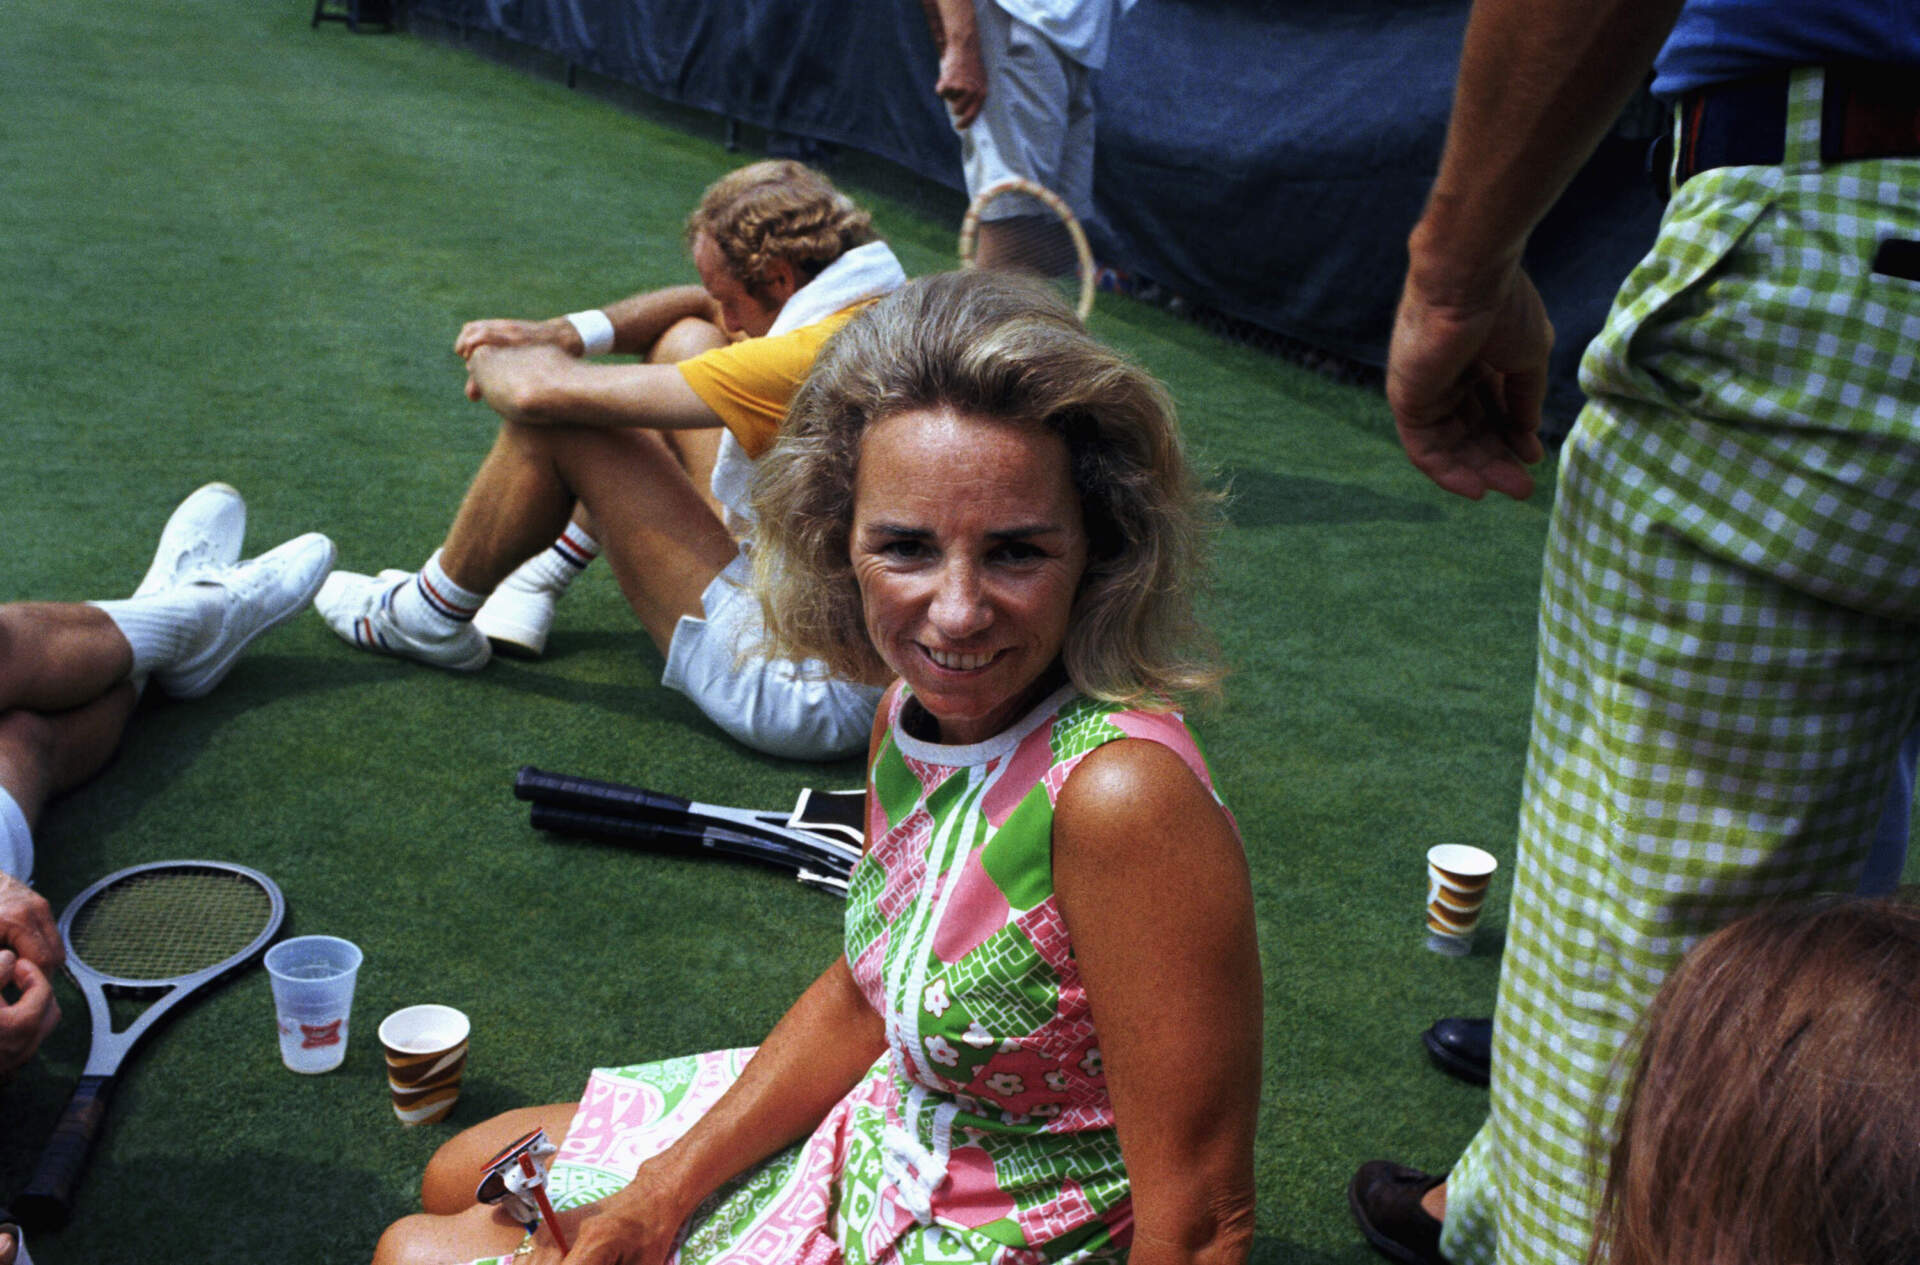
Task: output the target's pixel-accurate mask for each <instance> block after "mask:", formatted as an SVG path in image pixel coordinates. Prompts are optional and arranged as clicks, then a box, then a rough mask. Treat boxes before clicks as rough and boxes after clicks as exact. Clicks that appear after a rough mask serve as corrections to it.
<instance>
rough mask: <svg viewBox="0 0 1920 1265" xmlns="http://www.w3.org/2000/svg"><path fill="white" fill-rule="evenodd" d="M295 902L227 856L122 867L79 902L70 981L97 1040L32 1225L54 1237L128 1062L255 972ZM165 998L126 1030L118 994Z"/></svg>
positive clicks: (71, 915) (27, 1218) (65, 917)
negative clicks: (114, 1004) (215, 989)
mask: <svg viewBox="0 0 1920 1265" xmlns="http://www.w3.org/2000/svg"><path fill="white" fill-rule="evenodd" d="M286 909H287V903H286V900H285V898H284V897H282V896H281V895H280V889H279V888H278V887H276V886H274V883H273V880H272V879H270V878H268V877H267V876H266V875H264V874H261V873H259V872H257V871H254V870H249V869H247V868H245V867H243V866H238V865H229V864H227V863H226V862H224V861H156V862H153V863H151V864H148V865H136V866H133V867H131V868H129V869H125V870H121V871H119V872H117V873H114V874H109V875H107V877H105V878H103V879H101V880H100V881H99V882H98V883H95V884H94V885H93V886H92V887H89V888H88V889H87V890H86V891H84V892H81V893H80V894H79V895H78V896H76V897H74V898H73V900H72V902H71V903H69V904H68V905H67V907H66V909H65V911H63V912H62V913H61V915H60V938H61V939H62V940H64V941H65V942H66V946H67V974H68V975H70V976H72V977H73V981H74V983H76V984H78V985H79V986H80V991H81V992H82V993H84V994H85V995H86V999H87V1010H88V1012H89V1016H90V1018H91V1019H92V1022H93V1036H92V1044H91V1046H90V1047H89V1048H88V1051H87V1065H86V1068H85V1070H84V1071H83V1072H82V1073H81V1076H80V1084H79V1086H78V1087H77V1088H76V1089H75V1090H74V1091H73V1097H72V1098H71V1099H69V1100H68V1102H67V1108H66V1111H65V1112H64V1113H62V1115H61V1117H60V1122H59V1123H58V1124H57V1125H55V1126H54V1130H53V1136H52V1137H51V1138H50V1139H48V1141H47V1145H46V1148H45V1149H44V1150H42V1151H41V1153H40V1162H39V1164H38V1166H37V1167H36V1168H35V1169H34V1173H33V1178H32V1180H30V1181H29V1182H28V1183H27V1188H26V1189H25V1190H24V1191H22V1192H21V1193H20V1195H19V1197H18V1198H16V1199H15V1200H14V1201H13V1209H14V1211H15V1212H16V1213H18V1214H19V1216H20V1220H21V1222H22V1223H23V1224H24V1225H26V1227H27V1228H28V1229H30V1230H55V1229H58V1228H60V1227H61V1226H63V1225H65V1224H66V1222H67V1218H68V1216H69V1215H70V1214H71V1212H72V1209H73V1189H74V1186H75V1184H76V1183H77V1182H78V1180H79V1177H80V1172H81V1169H82V1168H84V1167H85V1166H86V1162H87V1154H88V1152H89V1151H90V1150H91V1149H92V1147H93V1140H94V1137H95V1135H96V1134H98V1133H99V1131H100V1124H101V1122H102V1120H104V1119H105V1117H106V1110H107V1099H108V1098H109V1097H110V1096H111V1094H112V1092H113V1085H114V1080H115V1079H116V1078H117V1077H118V1076H119V1074H120V1068H121V1066H122V1065H123V1064H124V1063H125V1062H126V1059H127V1056H128V1055H130V1054H132V1053H133V1049H134V1047H135V1046H136V1045H137V1044H139V1042H140V1040H141V1038H143V1037H145V1036H146V1035H147V1033H148V1032H150V1031H151V1030H152V1029H153V1026H154V1025H155V1024H156V1023H158V1022H159V1021H160V1019H161V1018H162V1017H163V1016H164V1015H166V1014H167V1012H168V1011H170V1010H172V1009H173V1008H174V1007H176V1006H178V1005H179V1004H180V1003H181V1002H182V1001H185V1000H186V999H187V997H188V996H190V995H191V994H193V993H194V992H197V991H198V990H200V989H202V988H205V987H206V986H208V985H210V984H212V983H214V982H215V981H217V980H220V979H222V978H224V977H225V976H227V975H228V974H230V973H232V972H234V971H237V970H239V969H240V968H241V967H243V966H246V965H247V964H248V963H250V962H252V961H253V959H254V958H255V957H257V956H258V955H259V954H260V952H261V951H262V950H263V949H265V948H266V947H267V942H268V941H270V940H272V939H273V936H274V933H275V932H277V931H278V930H279V929H280V923H281V920H282V919H283V918H284V917H285V916H286ZM109 993H112V994H115V995H122V994H134V995H139V996H150V995H153V994H156V993H159V994H163V995H162V996H161V997H160V998H159V1000H158V1001H155V1002H154V1003H153V1004H152V1005H150V1006H148V1007H147V1008H146V1010H144V1011H142V1012H141V1014H140V1017H139V1018H138V1019H136V1020H134V1021H133V1023H132V1024H130V1025H128V1027H127V1028H126V1029H125V1030H124V1031H121V1032H115V1031H114V1030H113V1012H112V1011H111V1009H109V1007H108V1002H107V998H108V994H109Z"/></svg>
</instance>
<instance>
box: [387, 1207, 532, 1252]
mask: <svg viewBox="0 0 1920 1265" xmlns="http://www.w3.org/2000/svg"><path fill="white" fill-rule="evenodd" d="M521 1234H522V1231H521V1229H520V1227H518V1226H516V1225H514V1224H513V1223H512V1222H511V1221H508V1220H507V1219H506V1218H505V1217H503V1216H499V1215H496V1214H495V1213H494V1210H493V1209H491V1208H482V1207H480V1206H479V1205H477V1204H476V1205H475V1206H473V1207H471V1208H469V1209H467V1210H466V1211H465V1212H462V1213H459V1214H456V1215H454V1216H450V1217H437V1216H434V1215H432V1214H431V1213H416V1214H414V1215H413V1216H411V1217H402V1218H400V1219H399V1220H398V1221H396V1222H394V1223H393V1224H392V1225H390V1226H388V1227H387V1231H386V1233H385V1234H382V1235H381V1236H380V1242H379V1243H378V1244H377V1245H376V1246H375V1247H374V1249H373V1265H457V1262H460V1261H471V1260H474V1259H476V1258H478V1257H482V1256H498V1255H500V1254H502V1253H504V1252H510V1251H512V1250H513V1247H514V1245H515V1244H516V1243H518V1242H519V1241H520V1237H521Z"/></svg>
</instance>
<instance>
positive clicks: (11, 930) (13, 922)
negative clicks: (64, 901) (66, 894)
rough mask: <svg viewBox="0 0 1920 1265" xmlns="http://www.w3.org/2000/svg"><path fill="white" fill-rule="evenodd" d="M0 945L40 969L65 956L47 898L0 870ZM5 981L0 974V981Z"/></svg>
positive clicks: (46, 968) (0, 982) (51, 966)
mask: <svg viewBox="0 0 1920 1265" xmlns="http://www.w3.org/2000/svg"><path fill="white" fill-rule="evenodd" d="M0 948H6V949H11V950H13V952H14V953H16V954H18V955H19V956H20V957H23V958H25V959H27V960H28V961H29V962H32V963H33V964H34V965H36V966H38V967H40V968H41V969H42V970H48V971H50V970H52V969H53V968H55V967H57V966H59V965H60V964H61V963H62V962H65V961H66V960H67V947H66V945H64V944H62V943H61V942H60V928H59V926H58V924H56V923H55V922H54V920H53V909H52V907H50V906H49V905H48V904H47V902H46V898H45V897H43V896H41V895H40V893H38V892H36V891H34V890H33V889H32V888H31V887H28V886H27V885H26V884H25V883H22V882H21V881H20V880H19V879H17V878H14V877H13V876H12V875H9V874H0ZM5 982H6V980H5V977H4V976H0V984H4V983H5Z"/></svg>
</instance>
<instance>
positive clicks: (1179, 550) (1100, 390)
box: [752, 271, 1222, 709]
mask: <svg viewBox="0 0 1920 1265" xmlns="http://www.w3.org/2000/svg"><path fill="white" fill-rule="evenodd" d="M938 408H944V409H951V410H952V411H954V412H956V413H959V414H962V415H967V416H976V417H986V418H993V419H996V420H1002V421H1008V422H1014V423H1019V424H1023V425H1028V426H1032V427H1033V428H1035V429H1038V430H1046V431H1050V432H1052V433H1054V434H1057V435H1059V436H1061V437H1062V438H1063V439H1064V440H1065V441H1066V445H1067V453H1068V461H1069V469H1070V473H1071V477H1072V481H1073V487H1074V490H1075V491H1076V492H1077V493H1078V495H1079V498H1080V507H1081V513H1082V516H1083V519H1084V521H1085V526H1086V532H1087V543H1088V563H1087V569H1086V572H1085V573H1084V575H1083V576H1082V577H1081V581H1080V588H1079V591H1078V593H1077V594H1075V597H1074V603H1073V610H1072V614H1071V617H1070V620H1069V624H1068V631H1067V640H1066V645H1065V647H1064V649H1063V651H1062V659H1063V663H1064V666H1065V668H1066V671H1067V675H1068V677H1069V679H1071V681H1072V682H1073V684H1074V686H1075V687H1076V688H1078V689H1079V690H1080V691H1081V692H1082V693H1085V694H1087V695H1090V696H1092V697H1094V698H1099V699H1103V700H1106V701H1110V702H1121V703H1128V704H1132V705H1135V706H1140V707H1146V708H1153V709H1166V708H1169V707H1171V706H1173V705H1174V700H1175V698H1176V696H1179V695H1186V694H1194V693H1196V692H1210V691H1212V690H1213V689H1214V687H1215V686H1216V685H1217V684H1218V682H1219V679H1220V677H1221V675H1222V672H1221V670H1220V668H1219V666H1218V665H1217V662H1216V660H1215V657H1214V654H1213V650H1212V646H1211V644H1210V642H1209V641H1208V639H1207V637H1206V636H1205V633H1204V631H1203V630H1202V629H1201V627H1200V625H1199V622H1198V620H1197V619H1196V618H1195V616H1194V610H1193V603H1194V597H1195V595H1196V593H1197V592H1198V590H1199V588H1200V586H1201V584H1202V583H1203V581H1204V573H1205V563H1206V552H1207V550H1206V545H1207V540H1208V537H1209V535H1210V534H1211V529H1212V527H1213V525H1214V518H1215V511H1216V509H1217V502H1218V500H1219V498H1218V497H1217V496H1216V495H1214V494H1212V493H1209V492H1206V491H1204V490H1202V489H1201V487H1200V486H1199V483H1198V481H1197V480H1196V479H1195V477H1194V475H1193V472H1192V470H1191V468H1190V466H1189V464H1188V461H1187V458H1186V455H1185V452H1184V450H1183V447H1182V444H1181V440H1180V430H1179V423H1178V421H1177V419H1176V417H1175V414H1174V408H1173V401H1172V400H1171V399H1170V398H1169V397H1168V395H1167V393H1166V390H1165V389H1164V388H1163V387H1161V385H1160V384H1159V383H1158V382H1157V381H1155V380H1154V378H1153V377H1152V375H1150V374H1148V373H1147V372H1146V371H1145V370H1144V369H1142V368H1140V367H1139V366H1138V365H1136V364H1134V363H1132V362H1131V361H1129V360H1127V359H1126V358H1124V357H1123V356H1121V355H1120V354H1118V353H1117V352H1115V351H1113V350H1111V349H1110V348H1108V347H1105V346H1103V345H1102V344H1100V343H1099V342H1097V341H1096V340H1095V339H1094V338H1093V337H1092V336H1091V335H1089V334H1088V333H1087V331H1086V329H1085V328H1084V327H1083V326H1082V325H1081V324H1080V321H1079V319H1078V318H1077V317H1076V316H1075V315H1074V314H1073V312H1072V310H1071V309H1069V308H1068V307H1067V306H1066V304H1065V303H1063V302H1062V301H1061V300H1060V299H1059V298H1058V297H1057V296H1055V295H1054V294H1053V293H1052V292H1051V291H1049V290H1048V289H1047V288H1046V287H1044V286H1042V285H1039V284H1036V283H1032V282H1029V281H1027V280H1024V279H1021V278H1018V277H1013V276H1009V275H1007V274H1004V273H995V272H985V271H969V272H955V273H945V274H941V275H937V276H931V277H925V278H922V279H920V280H918V281H914V282H912V283H910V284H908V285H907V286H905V287H904V288H902V289H901V290H899V291H897V292H895V293H894V294H892V295H890V296H889V297H887V298H885V299H882V300H881V301H880V302H878V303H876V304H874V305H873V306H872V307H870V308H868V309H867V310H866V311H865V312H863V313H861V314H860V315H859V316H857V317H855V318H854V319H853V320H852V321H851V322H849V323H848V324H847V326H846V327H845V328H843V329H842V330H841V331H840V332H839V333H838V334H836V335H834V337H833V338H832V339H831V340H830V341H829V342H828V344H827V346H826V348H825V349H824V350H823V351H822V353H821V355H820V358H819V359H818V360H817V361H816V362H815V363H814V367H813V372H812V373H811V375H810V376H809V377H808V378H807V381H806V383H805V385H803V386H802V387H801V389H800V392H799V394H798V395H796V396H795V397H794V401H793V405H792V407H791V409H790V410H789V412H788V415H787V424H786V426H785V427H784V428H783V430H782V433H781V438H780V441H779V442H778V443H777V444H776V445H775V446H774V447H773V449H772V451H770V452H769V453H768V454H767V455H766V456H764V457H762V458H761V459H760V460H759V462H758V463H757V465H756V469H755V474H754V483H753V493H752V496H753V508H754V511H755V514H756V515H757V523H756V525H755V529H754V544H753V550H752V557H753V569H754V584H755V588H756V590H757V591H758V593H759V594H760V600H761V605H762V607H763V608H764V611H765V615H766V628H767V641H768V643H769V644H768V647H767V648H768V649H769V650H771V651H772V652H774V653H776V654H779V655H784V656H790V657H792V658H796V659H806V658H817V659H820V660H822V661H823V662H825V663H826V665H827V666H828V667H829V669H830V670H831V671H833V672H834V674H835V675H837V676H840V677H843V678H845V679H849V680H859V681H869V682H875V683H877V682H880V681H884V680H886V679H888V678H889V677H890V676H891V675H892V673H891V672H889V671H888V669H887V667H886V665H885V663H883V662H882V660H881V658H880V656H879V654H878V653H877V652H876V651H875V650H874V648H873V644H872V642H871V641H869V640H868V637H867V630H866V622H865V619H864V616H863V613H862V609H861V601H860V589H859V586H858V584H857V583H856V582H855V579H854V574H853V566H852V561H851V559H850V557H849V554H848V545H849V541H850V538H851V534H852V527H853V511H854V489H855V483H856V479H857V476H858V473H859V464H860V445H861V437H862V435H863V434H864V433H865V431H866V429H867V427H869V426H871V425H872V424H873V423H875V422H877V421H879V420H881V419H882V418H886V417H890V416H893V415H896V414H899V413H905V412H911V411H917V410H921V409H938ZM927 477H928V478H930V479H938V478H939V477H940V472H939V471H938V470H929V471H928V472H927Z"/></svg>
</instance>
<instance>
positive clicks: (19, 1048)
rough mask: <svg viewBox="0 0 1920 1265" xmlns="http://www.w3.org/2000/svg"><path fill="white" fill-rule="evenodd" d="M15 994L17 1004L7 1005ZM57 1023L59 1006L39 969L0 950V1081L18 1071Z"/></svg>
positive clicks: (8, 952)
mask: <svg viewBox="0 0 1920 1265" xmlns="http://www.w3.org/2000/svg"><path fill="white" fill-rule="evenodd" d="M16 990H17V991H18V993H19V996H18V999H17V1000H14V1001H11V1002H9V1001H7V1000H6V995H7V994H8V993H11V992H14V991H16ZM59 1022H60V1003H59V1002H57V1001H55V1000H54V998H53V985H52V984H51V983H50V982H48V980H47V977H46V975H45V974H44V973H42V971H41V970H40V968H39V967H37V966H35V965H34V964H33V962H32V961H30V960H29V959H27V958H23V957H16V956H15V955H14V952H13V950H11V949H0V1078H4V1077H8V1076H11V1075H13V1074H14V1073H15V1072H16V1071H18V1070H19V1069H20V1067H21V1065H23V1064H24V1063H25V1062H26V1061H27V1060H28V1059H30V1058H32V1057H33V1054H34V1051H36V1050H38V1049H39V1048H40V1043H41V1042H42V1041H45V1040H46V1039H47V1034H48V1033H50V1032H52V1031H53V1027H54V1025H55V1024H57V1023H59Z"/></svg>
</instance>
